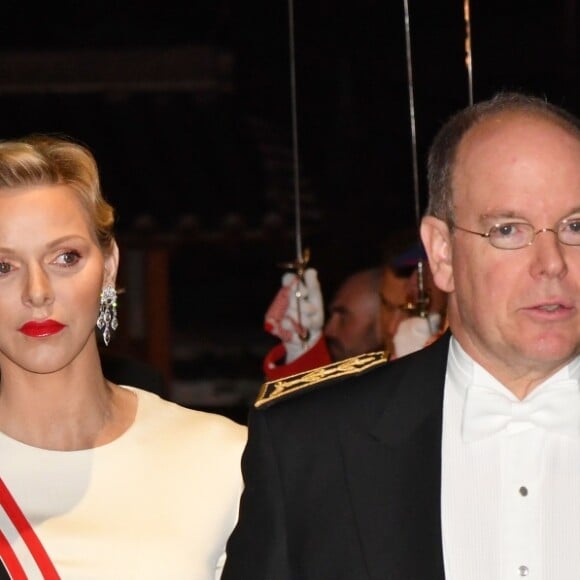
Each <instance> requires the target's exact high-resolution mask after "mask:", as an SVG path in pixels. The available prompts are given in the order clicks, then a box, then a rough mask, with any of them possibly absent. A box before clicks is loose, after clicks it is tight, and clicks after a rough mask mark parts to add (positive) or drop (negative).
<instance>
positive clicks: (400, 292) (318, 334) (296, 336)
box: [264, 231, 446, 381]
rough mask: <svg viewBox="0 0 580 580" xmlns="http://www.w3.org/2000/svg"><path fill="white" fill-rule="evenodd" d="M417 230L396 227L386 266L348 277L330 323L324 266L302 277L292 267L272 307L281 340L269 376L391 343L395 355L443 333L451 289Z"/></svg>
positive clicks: (268, 364) (270, 326) (272, 325)
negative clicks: (321, 275)
mask: <svg viewBox="0 0 580 580" xmlns="http://www.w3.org/2000/svg"><path fill="white" fill-rule="evenodd" d="M412 234H413V232H410V231H401V232H396V233H395V234H393V235H392V236H391V237H390V238H389V240H388V241H387V246H386V247H387V249H386V251H385V257H384V265H383V266H381V267H376V268H369V269H365V270H361V271H358V272H355V273H354V274H352V275H351V276H349V277H348V278H347V279H346V280H345V281H344V282H343V283H342V284H341V286H340V287H339V289H338V291H337V292H336V294H335V296H334V298H333V300H332V302H331V303H330V307H329V313H328V318H327V320H326V323H325V319H324V301H323V297H322V291H321V288H320V283H319V281H318V273H317V271H316V270H315V269H313V268H308V269H307V270H306V271H305V273H304V276H303V278H302V280H300V279H299V277H298V276H297V275H296V274H294V273H292V272H287V273H286V274H284V275H283V277H282V287H281V289H280V290H279V292H278V294H277V295H276V297H275V299H274V301H273V302H272V304H271V306H270V308H269V309H268V311H267V313H266V320H265V328H266V330H267V331H268V332H270V333H271V334H273V335H275V336H277V337H278V338H280V341H281V342H280V344H278V345H276V346H275V347H274V348H273V349H272V350H271V351H270V352H269V353H268V354H267V356H266V357H265V359H264V373H265V376H266V379H267V380H269V381H271V380H276V379H279V378H282V377H287V376H290V375H294V374H297V373H300V372H304V371H307V370H309V369H312V368H316V367H320V366H324V365H327V364H329V363H331V362H336V361H340V360H344V359H346V358H350V357H353V356H357V355H360V354H363V353H367V352H374V351H379V350H384V351H386V352H387V353H388V354H389V356H390V358H395V357H399V356H403V355H405V354H409V353H411V352H414V351H415V350H418V349H419V348H422V347H423V346H424V345H425V344H426V343H427V342H429V340H430V339H431V338H433V337H435V336H437V335H438V333H439V332H440V330H441V327H442V325H443V324H442V323H443V321H444V319H445V303H446V297H445V294H444V293H443V292H441V291H440V290H439V289H438V288H436V286H435V285H434V284H433V281H432V277H431V273H430V271H429V267H428V265H427V261H426V256H425V253H424V251H423V247H422V245H421V244H420V243H418V242H416V241H415V240H416V234H414V237H412ZM419 262H422V269H423V275H422V277H421V278H419V275H418V264H419ZM420 285H422V288H423V290H424V292H423V293H420V291H419V286H420ZM420 294H421V296H420ZM425 296H426V297H427V303H426V305H425V308H424V310H421V309H419V308H418V306H417V305H418V302H419V301H420V300H422V299H425Z"/></svg>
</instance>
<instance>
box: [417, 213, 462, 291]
mask: <svg viewBox="0 0 580 580" xmlns="http://www.w3.org/2000/svg"><path fill="white" fill-rule="evenodd" d="M421 240H422V241H423V246H424V247H425V251H426V252H427V257H428V259H429V268H431V274H432V276H433V281H434V282H435V285H436V286H437V287H438V288H439V289H440V290H443V292H448V293H449V292H453V290H455V283H454V280H453V262H452V249H451V232H450V231H449V227H448V226H447V224H446V223H445V222H444V221H443V220H440V219H438V218H436V217H433V216H425V217H424V218H423V219H422V220H421Z"/></svg>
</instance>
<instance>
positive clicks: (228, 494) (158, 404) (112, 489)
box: [0, 387, 246, 580]
mask: <svg viewBox="0 0 580 580" xmlns="http://www.w3.org/2000/svg"><path fill="white" fill-rule="evenodd" d="M126 388H130V389H131V390H133V391H134V392H135V393H136V394H137V396H138V411H137V416H136V419H135V422H134V424H133V425H132V426H131V428H130V429H128V430H127V431H126V432H125V433H124V434H123V435H122V436H121V437H119V438H118V439H116V440H115V441H113V442H111V443H109V444H107V445H103V446H101V447H98V448H96V449H90V450H84V451H69V452H62V451H47V450H43V449H38V448H35V447H30V446H28V445H24V444H22V443H20V442H18V441H15V440H14V439H11V438H9V437H7V436H6V435H3V434H1V433H0V478H1V483H3V486H2V488H3V491H2V493H0V532H1V534H0V541H1V536H2V535H3V536H4V538H5V539H4V549H5V550H6V549H11V550H12V551H13V556H14V557H16V559H17V560H18V561H19V562H20V564H21V565H22V566H23V568H24V570H25V572H26V574H27V575H28V578H30V579H34V578H42V576H41V573H40V572H39V569H38V564H37V563H36V562H35V559H34V556H35V554H34V552H35V551H38V547H37V546H35V544H34V542H32V543H31V542H28V544H30V545H28V544H27V541H25V539H23V534H22V532H23V529H24V528H25V527H26V525H25V524H23V523H22V521H21V520H20V519H19V518H18V517H17V516H18V510H20V511H21V513H22V515H23V516H24V517H25V518H26V520H27V522H28V523H29V524H30V526H31V528H32V530H33V531H34V533H35V534H36V537H37V538H38V540H39V541H40V544H42V546H43V547H44V550H45V551H46V555H47V556H48V558H49V559H50V561H51V562H52V563H53V564H54V567H55V569H56V571H57V573H58V576H60V578H63V579H71V580H72V579H74V580H88V579H94V580H97V579H98V580H130V579H139V580H146V579H155V580H160V579H175V580H181V579H183V580H185V579H195V580H214V578H219V576H220V575H221V568H222V566H223V562H224V560H225V545H226V541H227V539H228V536H229V534H230V532H231V531H232V529H233V527H234V525H235V523H236V519H237V513H238V502H239V497H240V494H241V491H242V485H243V484H242V477H241V471H240V458H241V454H242V450H243V447H244V444H245V441H246V427H244V426H241V425H238V424H237V423H234V422H233V421H230V420H229V419H227V418H225V417H223V416H220V415H215V414H210V413H203V412H199V411H192V410H189V409H186V408H184V407H181V406H179V405H176V404H174V403H170V402H168V401H165V400H163V399H161V398H159V397H158V396H157V395H155V394H152V393H149V392H147V391H143V390H140V389H136V388H133V387H126ZM24 536H25V537H26V533H25V534H24ZM7 547H8V548H7ZM40 551H42V550H40ZM4 553H6V552H4ZM0 554H2V550H1V549H0ZM36 555H37V554H36Z"/></svg>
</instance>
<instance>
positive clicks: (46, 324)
mask: <svg viewBox="0 0 580 580" xmlns="http://www.w3.org/2000/svg"><path fill="white" fill-rule="evenodd" d="M63 328H64V324H61V323H60V322H57V321H56V320H43V321H42V322H34V321H32V320H31V321H30V322H26V323H24V324H23V325H22V326H21V327H20V328H19V329H18V330H20V332H22V334H25V335H26V336H32V337H34V338H42V337H44V336H51V335H53V334H56V333H57V332H60V331H61V330H62V329H63Z"/></svg>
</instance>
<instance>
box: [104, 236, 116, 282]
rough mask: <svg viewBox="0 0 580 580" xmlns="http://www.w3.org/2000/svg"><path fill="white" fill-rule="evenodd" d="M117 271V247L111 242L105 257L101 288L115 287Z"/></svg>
mask: <svg viewBox="0 0 580 580" xmlns="http://www.w3.org/2000/svg"><path fill="white" fill-rule="evenodd" d="M118 269H119V247H118V246H117V242H113V246H112V248H111V251H110V252H109V254H107V255H106V256H105V271H104V276H103V287H105V286H113V288H114V287H115V281H116V280H117V270H118Z"/></svg>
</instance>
